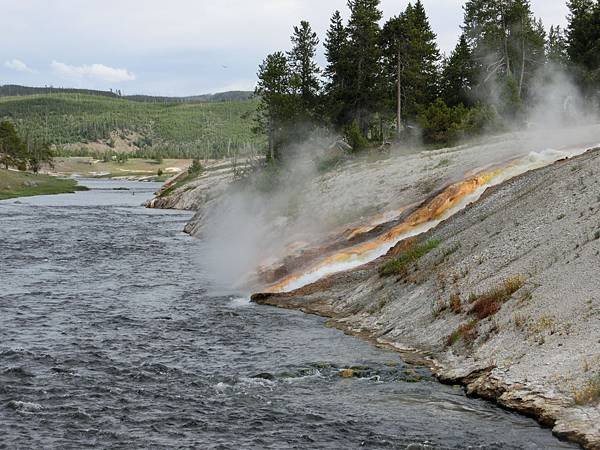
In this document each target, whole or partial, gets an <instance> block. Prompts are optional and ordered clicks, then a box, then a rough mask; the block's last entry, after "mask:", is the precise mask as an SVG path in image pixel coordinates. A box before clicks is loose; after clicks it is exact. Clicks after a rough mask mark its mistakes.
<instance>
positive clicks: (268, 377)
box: [250, 372, 275, 381]
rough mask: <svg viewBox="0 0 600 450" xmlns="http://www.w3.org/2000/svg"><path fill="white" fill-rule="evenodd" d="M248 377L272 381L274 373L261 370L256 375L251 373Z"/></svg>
mask: <svg viewBox="0 0 600 450" xmlns="http://www.w3.org/2000/svg"><path fill="white" fill-rule="evenodd" d="M250 378H258V379H261V380H269V381H273V380H274V379H275V375H273V374H272V373H268V372H263V373H258V374H256V375H253V376H252V377H250Z"/></svg>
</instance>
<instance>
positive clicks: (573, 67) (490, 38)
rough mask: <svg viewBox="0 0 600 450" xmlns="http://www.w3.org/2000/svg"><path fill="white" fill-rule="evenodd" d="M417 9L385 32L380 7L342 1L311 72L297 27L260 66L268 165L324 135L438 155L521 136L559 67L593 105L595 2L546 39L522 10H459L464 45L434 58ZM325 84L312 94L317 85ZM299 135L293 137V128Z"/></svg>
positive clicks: (523, 1)
mask: <svg viewBox="0 0 600 450" xmlns="http://www.w3.org/2000/svg"><path fill="white" fill-rule="evenodd" d="M423 3H424V2H423V1H421V0H417V1H416V2H410V3H409V4H408V6H407V7H406V8H405V9H404V10H399V11H398V13H397V15H395V16H392V17H391V18H390V19H388V20H387V21H386V22H385V23H384V24H383V25H380V22H381V19H382V17H383V14H382V11H381V9H380V0H349V1H348V2H347V4H348V8H349V14H348V21H347V22H345V21H344V20H343V18H342V17H343V16H342V14H341V13H340V12H339V11H335V12H334V14H333V16H332V18H331V22H330V27H329V29H328V31H327V34H326V36H325V39H324V46H325V56H326V59H327V65H326V67H325V68H324V69H321V68H319V67H318V66H317V65H316V64H315V62H314V55H315V49H316V47H317V44H318V43H319V39H318V36H317V35H316V34H315V33H313V32H312V30H311V27H310V24H309V23H307V22H301V24H300V27H295V28H294V31H293V34H292V37H291V47H292V49H291V51H289V52H281V51H280V52H275V53H273V54H270V55H268V56H267V57H266V58H265V60H264V61H263V63H262V64H261V65H260V67H259V72H258V76H259V83H258V87H257V89H256V93H257V94H258V95H259V96H260V100H261V102H260V106H259V126H258V127H257V130H258V131H260V132H262V133H264V134H265V135H267V136H268V137H269V152H268V155H269V157H271V158H273V159H278V158H280V157H281V156H283V155H284V154H286V153H288V152H291V153H293V152H294V151H295V150H294V148H295V144H297V143H298V142H299V141H302V140H303V139H306V137H307V136H308V135H310V134H311V133H312V132H314V131H320V130H321V129H322V128H326V129H328V130H331V131H333V132H335V133H338V134H341V135H344V136H345V137H346V140H347V142H348V143H349V144H350V145H351V146H352V147H353V148H354V150H360V149H362V148H365V147H374V146H376V145H379V144H381V143H385V142H387V141H389V140H391V139H395V140H397V141H400V142H408V143H410V142H411V141H414V139H415V137H422V138H423V140H424V142H425V143H426V144H432V145H443V144H447V143H453V142H455V141H458V140H460V139H463V138H470V137H472V136H475V135H477V134H480V133H482V132H485V131H490V130H491V131H502V130H504V129H506V128H507V127H508V126H511V127H512V126H513V124H516V125H521V126H526V117H527V112H528V109H530V108H535V106H536V105H538V104H539V100H540V99H541V97H540V89H538V88H539V87H540V80H542V81H551V80H553V79H556V74H557V70H556V69H557V68H559V69H561V70H563V71H564V72H567V73H570V75H575V78H576V79H577V81H578V84H579V86H580V87H581V88H583V90H584V93H585V94H586V97H587V101H588V103H589V105H590V106H592V107H596V106H595V105H597V103H598V100H599V98H600V94H599V92H600V89H598V88H599V87H600V75H599V74H600V57H599V56H598V55H599V53H598V51H597V49H598V48H599V47H600V31H599V30H600V3H599V2H597V1H594V0H569V1H568V7H569V9H570V11H571V14H570V15H569V17H568V20H569V27H568V29H567V31H566V32H565V31H564V30H562V29H561V28H560V27H555V26H551V27H550V29H549V32H548V33H547V32H546V30H545V28H544V26H543V24H542V22H541V21H540V20H539V19H537V18H536V17H535V16H534V15H533V11H532V8H531V2H530V0H508V1H502V2H498V1H495V0H467V1H466V2H465V5H464V7H463V8H464V22H463V24H462V27H461V28H462V34H461V36H460V39H459V42H458V44H457V46H456V48H455V49H454V51H453V52H452V53H451V54H450V55H449V56H448V57H447V58H442V57H441V55H440V52H439V49H438V46H437V43H436V35H435V34H434V33H433V31H432V29H431V26H430V24H429V19H428V17H427V13H426V11H425V7H424V4H423ZM320 77H321V78H323V79H324V82H323V83H318V82H317V80H319V78H320ZM570 95H571V94H570V93H569V92H557V93H556V98H554V99H553V101H555V102H556V104H557V105H559V106H557V107H558V108H562V111H558V112H559V113H562V117H561V119H563V121H564V122H568V121H569V120H571V119H574V117H572V116H574V115H573V111H571V110H569V107H568V104H569V96H570ZM299 123H300V124H301V126H298V124H299Z"/></svg>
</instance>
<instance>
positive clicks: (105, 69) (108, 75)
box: [50, 61, 135, 83]
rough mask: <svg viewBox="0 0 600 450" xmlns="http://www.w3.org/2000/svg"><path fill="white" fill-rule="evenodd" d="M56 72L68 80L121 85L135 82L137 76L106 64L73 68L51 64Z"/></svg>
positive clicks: (60, 63) (57, 63)
mask: <svg viewBox="0 0 600 450" xmlns="http://www.w3.org/2000/svg"><path fill="white" fill-rule="evenodd" d="M50 66H51V67H52V69H53V70H54V72H56V73H58V74H59V75H62V76H64V77H67V78H91V79H94V80H100V81H106V82H109V83H121V82H123V81H133V80H135V75H134V74H133V73H131V72H129V71H128V70H127V69H117V68H114V67H109V66H105V65H104V64H91V65H83V66H71V65H69V64H65V63H62V62H58V61H52V64H50Z"/></svg>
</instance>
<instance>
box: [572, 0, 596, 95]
mask: <svg viewBox="0 0 600 450" xmlns="http://www.w3.org/2000/svg"><path fill="white" fill-rule="evenodd" d="M567 6H568V7H569V12H570V14H569V17H568V20H569V24H568V28H567V46H568V47H567V52H568V54H569V58H570V60H571V62H572V63H573V65H574V66H575V67H576V69H577V71H578V77H579V80H580V83H581V84H582V86H583V87H584V88H585V89H586V90H587V91H588V93H589V92H590V91H591V90H597V88H598V85H599V84H600V73H599V72H600V4H599V3H598V2H597V1H594V0H570V1H569V2H568V4H567Z"/></svg>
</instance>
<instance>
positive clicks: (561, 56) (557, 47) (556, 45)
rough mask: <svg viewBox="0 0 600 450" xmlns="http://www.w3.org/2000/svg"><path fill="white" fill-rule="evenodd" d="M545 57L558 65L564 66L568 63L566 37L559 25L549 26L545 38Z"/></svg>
mask: <svg viewBox="0 0 600 450" xmlns="http://www.w3.org/2000/svg"><path fill="white" fill-rule="evenodd" d="M546 59H547V60H548V62H550V63H552V64H554V65H556V66H559V67H565V66H566V65H567V64H568V60H569V54H568V47H567V38H566V36H565V32H564V30H563V29H562V28H561V27H560V25H557V26H551V27H550V31H549V33H548V39H547V40H546Z"/></svg>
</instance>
